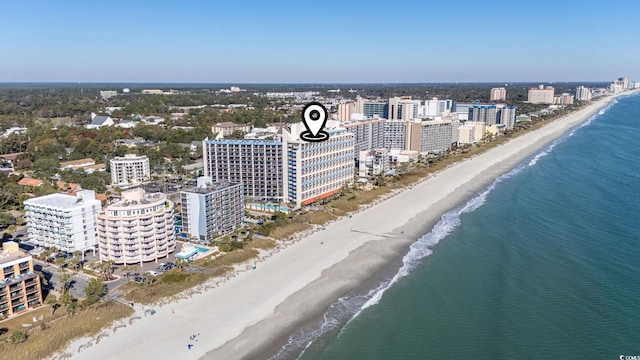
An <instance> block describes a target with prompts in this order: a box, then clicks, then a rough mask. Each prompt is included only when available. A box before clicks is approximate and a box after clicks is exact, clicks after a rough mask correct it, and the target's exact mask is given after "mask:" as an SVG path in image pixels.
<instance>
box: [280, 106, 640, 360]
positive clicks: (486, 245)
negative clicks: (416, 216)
mask: <svg viewBox="0 0 640 360" xmlns="http://www.w3.org/2000/svg"><path fill="white" fill-rule="evenodd" d="M638 145H640V96H633V97H628V98H621V99H619V100H618V101H617V102H616V103H615V104H613V105H612V106H611V107H610V108H609V109H607V110H606V111H605V112H604V113H603V114H600V115H598V116H595V117H594V118H593V119H592V121H590V122H589V123H587V124H585V125H584V126H582V127H580V128H577V129H575V130H574V131H572V133H571V135H569V134H567V135H566V136H565V137H563V138H562V139H560V140H558V141H556V142H555V143H554V144H553V145H552V146H551V147H550V148H547V149H545V151H543V152H541V153H539V154H537V155H536V156H535V157H534V158H532V159H528V160H527V161H526V162H524V163H523V164H521V165H520V166H519V167H518V168H516V169H515V170H514V171H512V172H511V173H509V174H507V175H506V176H504V177H503V178H502V179H501V180H499V181H498V182H497V183H494V184H493V185H492V186H491V188H490V189H489V190H488V191H485V192H484V193H483V194H481V195H480V196H478V197H476V198H475V199H473V200H471V201H470V202H469V203H468V204H467V205H466V207H465V209H464V210H463V211H460V209H457V210H456V211H452V212H450V213H448V214H446V215H445V217H444V218H443V221H441V222H440V223H439V224H438V225H437V227H436V228H435V229H434V230H433V231H432V232H431V233H430V234H428V235H426V236H425V237H424V238H423V239H421V241H419V242H418V243H417V244H415V245H414V247H413V249H412V251H411V252H410V254H409V255H407V256H406V257H405V266H404V267H403V269H402V271H401V275H404V274H406V276H398V279H396V280H395V281H394V282H393V285H391V286H388V284H381V288H385V287H388V289H386V291H385V292H384V294H381V293H379V292H378V290H380V289H376V290H373V291H371V293H370V294H368V295H365V296H359V297H358V296H353V297H345V298H343V299H340V301H338V302H336V304H334V305H333V306H332V308H331V309H330V311H329V312H328V313H327V314H326V315H325V319H324V321H323V324H322V327H321V328H317V329H311V330H309V329H307V330H306V333H300V334H297V335H293V336H292V338H291V343H292V344H297V345H298V347H300V346H302V347H304V346H306V350H305V351H304V353H303V354H302V355H301V356H300V357H301V358H302V359H305V360H306V359H458V358H474V359H512V358H535V359H559V358H563V359H565V358H580V359H614V358H615V359H617V358H619V356H620V355H640V182H639V180H640V152H639V151H638ZM436 243H437V244H436ZM429 249H430V250H431V251H433V253H432V254H430V255H429V256H425V255H428V254H429V253H430V251H429ZM374 293H378V297H379V296H380V295H382V296H381V297H380V298H379V299H378V298H374V299H371V295H372V294H374ZM367 301H368V303H367V305H365V306H364V307H366V308H365V309H363V310H361V311H360V312H359V309H361V308H362V305H363V303H365V302H367ZM358 312H359V313H358ZM354 313H358V315H357V316H355V317H354ZM349 319H350V320H349ZM291 347H292V348H293V347H294V346H291ZM299 350H301V349H300V348H298V351H291V352H289V353H288V354H285V353H283V354H281V357H283V358H287V357H294V358H295V357H297V356H298V355H299V354H300V351H299Z"/></svg>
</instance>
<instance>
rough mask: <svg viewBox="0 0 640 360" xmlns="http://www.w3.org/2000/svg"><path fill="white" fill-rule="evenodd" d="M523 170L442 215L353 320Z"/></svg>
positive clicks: (378, 299) (410, 249) (521, 168)
mask: <svg viewBox="0 0 640 360" xmlns="http://www.w3.org/2000/svg"><path fill="white" fill-rule="evenodd" d="M523 169H524V166H518V167H516V168H514V169H513V170H511V171H509V172H507V173H506V174H503V175H501V176H499V177H498V178H497V179H496V180H494V182H493V183H491V185H489V187H487V189H486V190H484V191H483V192H482V193H480V194H478V195H477V196H476V197H474V198H472V199H471V200H469V201H468V202H467V203H466V204H465V205H464V206H463V207H461V208H458V209H454V210H451V211H449V212H447V213H445V214H444V215H442V218H441V219H440V221H439V222H438V223H437V224H436V225H435V226H434V227H433V229H432V230H431V231H430V232H429V233H427V234H426V235H424V236H422V237H421V238H420V239H418V241H416V242H414V243H413V244H411V246H410V247H409V252H408V253H407V254H406V255H405V256H404V257H403V258H402V263H403V265H402V267H401V268H400V270H398V272H397V273H396V275H395V276H394V277H393V278H392V279H391V280H389V281H388V282H386V286H384V287H382V288H381V289H380V291H378V292H377V293H375V294H374V295H373V296H372V297H371V298H370V299H369V300H368V301H367V302H366V303H365V304H364V305H363V306H362V308H361V309H360V310H359V311H358V312H357V313H356V314H354V315H353V317H352V319H354V318H356V317H357V316H358V315H359V314H360V313H361V312H362V311H363V310H365V309H367V308H369V307H371V306H373V305H375V304H377V303H378V302H379V301H380V299H382V296H383V295H384V293H385V292H386V291H387V290H388V289H389V288H390V287H391V286H393V284H395V283H396V282H397V281H398V280H400V279H401V278H403V277H405V276H407V275H408V274H409V273H411V270H413V269H414V268H415V267H416V266H417V265H418V264H419V263H420V260H422V259H423V258H425V257H427V256H429V255H431V253H432V252H433V251H432V250H431V249H430V247H433V246H434V245H436V244H437V243H438V242H440V240H442V239H444V238H445V237H446V236H447V235H449V234H450V233H451V231H453V230H454V229H455V228H456V227H458V226H459V225H460V223H461V220H460V217H461V215H462V214H464V213H468V212H472V211H474V210H476V209H478V208H479V207H480V206H482V205H483V204H484V203H485V201H486V199H487V196H488V195H489V193H491V191H493V189H495V187H496V185H497V184H498V183H500V182H502V181H504V180H506V179H508V178H510V177H513V176H514V175H516V174H517V173H519V172H521V171H522V170H523Z"/></svg>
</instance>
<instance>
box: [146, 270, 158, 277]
mask: <svg viewBox="0 0 640 360" xmlns="http://www.w3.org/2000/svg"><path fill="white" fill-rule="evenodd" d="M145 274H149V275H151V276H158V272H157V271H153V270H149V271H147V272H146V273H145Z"/></svg>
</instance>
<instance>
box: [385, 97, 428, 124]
mask: <svg viewBox="0 0 640 360" xmlns="http://www.w3.org/2000/svg"><path fill="white" fill-rule="evenodd" d="M419 109H420V101H418V100H411V97H393V98H390V99H389V101H388V117H387V119H389V120H413V119H415V118H417V117H418V110H419Z"/></svg>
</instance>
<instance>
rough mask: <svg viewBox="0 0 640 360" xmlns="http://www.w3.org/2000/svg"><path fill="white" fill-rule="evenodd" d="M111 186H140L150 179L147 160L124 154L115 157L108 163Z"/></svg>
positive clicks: (143, 156)
mask: <svg viewBox="0 0 640 360" xmlns="http://www.w3.org/2000/svg"><path fill="white" fill-rule="evenodd" d="M109 166H110V170H111V184H114V185H129V184H140V183H142V182H145V181H148V180H149V179H150V178H151V169H150V168H149V158H148V157H146V156H145V155H140V156H138V155H136V154H126V155H125V156H116V157H114V158H113V159H111V161H109Z"/></svg>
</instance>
